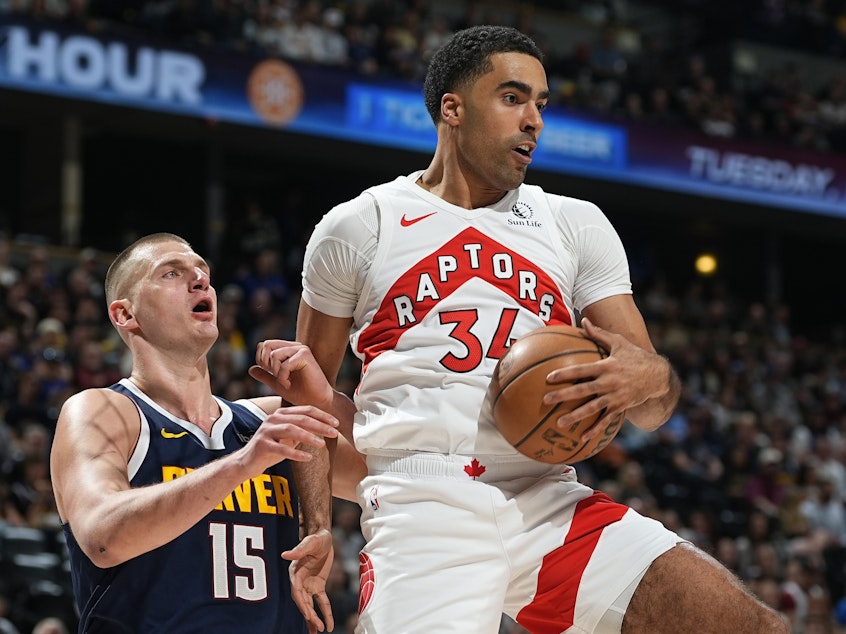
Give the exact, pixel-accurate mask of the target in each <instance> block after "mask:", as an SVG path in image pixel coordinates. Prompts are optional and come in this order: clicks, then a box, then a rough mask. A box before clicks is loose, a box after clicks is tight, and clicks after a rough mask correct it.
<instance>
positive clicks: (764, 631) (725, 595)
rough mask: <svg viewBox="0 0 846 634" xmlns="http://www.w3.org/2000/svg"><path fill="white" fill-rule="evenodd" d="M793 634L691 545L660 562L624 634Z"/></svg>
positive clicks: (635, 600)
mask: <svg viewBox="0 0 846 634" xmlns="http://www.w3.org/2000/svg"><path fill="white" fill-rule="evenodd" d="M680 632H696V634H725V633H726V632H731V633H732V634H789V633H788V629H787V626H786V625H785V623H784V621H783V620H782V619H781V618H780V616H779V615H778V614H777V613H775V612H773V611H772V610H770V609H769V608H768V607H767V606H765V605H764V604H763V603H762V602H761V601H760V600H758V599H757V598H756V597H755V596H753V595H752V594H751V592H750V591H749V590H748V589H747V588H746V587H745V586H744V585H743V584H742V583H741V581H740V580H739V579H738V578H737V577H736V576H735V575H734V574H733V573H732V572H731V571H729V570H728V569H727V568H725V567H724V566H722V565H721V564H720V563H719V562H718V561H716V560H715V559H714V558H713V557H710V556H709V555H707V554H706V553H704V552H702V551H701V550H700V549H698V548H695V547H694V546H692V545H690V544H678V545H677V546H675V547H674V548H672V549H671V550H669V551H667V552H666V553H664V554H663V555H661V556H660V557H659V558H658V559H656V560H655V561H654V562H653V563H652V565H651V566H650V567H649V569H648V570H647V571H646V574H645V575H644V576H643V579H642V580H641V582H640V584H639V585H638V587H637V590H635V593H634V595H633V596H632V600H631V602H630V603H629V607H628V610H627V611H626V615H625V617H624V619H623V628H622V634H679V633H680Z"/></svg>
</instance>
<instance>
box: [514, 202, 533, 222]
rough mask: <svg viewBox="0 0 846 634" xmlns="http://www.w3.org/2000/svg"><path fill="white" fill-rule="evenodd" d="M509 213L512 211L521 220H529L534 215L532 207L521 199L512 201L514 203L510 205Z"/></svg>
mask: <svg viewBox="0 0 846 634" xmlns="http://www.w3.org/2000/svg"><path fill="white" fill-rule="evenodd" d="M511 213H513V214H514V215H515V216H517V217H518V218H522V219H523V220H531V219H532V218H533V217H534V215H535V212H534V211H532V208H531V207H529V205H527V204H526V203H524V202H523V201H521V200H518V201H517V202H516V203H514V205H512V207H511Z"/></svg>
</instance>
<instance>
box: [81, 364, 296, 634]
mask: <svg viewBox="0 0 846 634" xmlns="http://www.w3.org/2000/svg"><path fill="white" fill-rule="evenodd" d="M111 389H113V390H116V391H118V392H121V393H123V394H126V395H127V396H128V397H129V398H131V399H132V400H133V401H134V402H135V404H136V406H137V408H138V412H139V414H140V417H141V435H140V438H139V440H138V445H137V446H136V448H135V450H134V452H133V455H132V457H131V459H130V462H129V465H128V470H129V477H130V483H131V485H132V487H133V488H135V487H141V486H147V485H152V484H157V483H159V482H163V481H167V480H171V479H175V478H179V477H182V476H184V475H186V474H187V473H189V472H190V471H192V470H193V469H197V468H200V467H202V466H203V465H204V464H207V463H209V462H211V461H212V460H215V459H217V458H220V457H222V456H224V455H227V454H230V453H232V452H234V451H236V450H237V449H239V448H241V447H242V446H243V445H244V443H245V442H246V441H247V440H248V439H249V437H250V436H252V434H253V433H254V432H255V430H256V429H257V428H258V426H259V424H260V423H261V422H262V421H263V420H264V418H265V417H266V414H265V413H264V412H263V411H262V410H261V409H260V408H258V407H257V406H256V405H254V404H253V403H251V402H249V401H238V402H229V401H225V400H223V399H217V401H218V404H219V405H220V409H221V417H220V418H219V419H218V420H217V421H216V422H215V424H214V427H213V428H212V432H211V435H210V436H209V435H207V434H206V433H205V432H204V431H202V430H201V429H200V428H199V427H197V426H195V425H193V424H192V423H190V422H187V421H184V420H181V419H179V418H177V417H175V416H173V415H172V414H170V413H168V412H166V411H165V410H163V409H162V408H160V407H159V406H158V405H157V404H156V403H155V402H154V401H152V400H151V399H150V398H149V397H148V396H147V395H146V394H144V393H143V392H141V391H140V390H139V389H138V388H137V387H136V386H135V385H134V384H132V383H131V382H129V381H128V380H126V379H123V380H122V381H121V382H120V383H117V384H115V385H113V386H112V388H111ZM298 527H299V521H298V508H297V497H296V490H295V488H294V482H293V477H292V475H291V468H290V463H289V462H288V461H283V462H281V463H279V464H277V465H275V466H273V467H271V468H270V469H268V470H267V471H266V472H265V473H263V474H262V475H260V476H258V477H255V478H251V479H250V480H248V481H246V482H244V483H243V484H241V486H239V487H238V488H237V489H236V490H235V491H233V492H232V493H231V494H230V495H228V496H227V497H226V498H225V499H224V500H223V501H221V503H220V504H219V505H218V506H217V508H216V509H214V510H212V511H211V512H210V513H209V514H208V515H206V517H204V518H203V519H202V520H200V521H199V522H197V523H196V524H195V525H194V526H192V527H191V528H189V529H188V530H187V531H185V532H184V533H183V534H182V535H180V536H179V537H177V538H176V539H174V540H173V541H171V542H169V543H167V544H165V545H164V546H161V547H159V548H157V549H155V550H152V551H150V552H148V553H145V554H143V555H139V556H138V557H135V558H134V559H131V560H129V561H127V562H125V563H123V564H120V565H118V566H115V567H113V568H106V569H101V568H98V567H96V566H95V565H94V564H93V563H92V562H91V561H90V560H89V559H88V558H87V557H86V556H85V554H84V553H83V552H82V550H81V549H80V548H79V547H78V545H77V543H76V541H75V539H74V538H73V532H72V531H73V527H72V526H68V525H67V524H66V525H65V526H64V531H65V536H66V538H67V541H68V547H69V551H70V556H71V568H72V577H73V583H74V592H75V595H76V598H77V603H78V606H79V612H80V632H86V633H89V634H96V633H99V632H109V633H112V632H139V633H140V632H144V633H145V634H151V633H156V632H160V633H162V634H165V633H166V634H182V633H187V632H197V633H200V632H232V633H233V634H234V633H236V632H237V633H240V632H244V631H254V632H277V633H279V634H283V633H284V634H305V632H306V628H305V622H304V620H303V618H302V615H301V614H300V613H299V610H298V609H297V607H296V605H295V604H294V602H293V599H292V598H291V589H290V583H289V580H288V567H287V562H286V561H284V560H282V559H281V557H280V554H281V552H282V551H283V550H288V549H289V548H292V547H293V546H294V545H296V544H297V543H298V541H299V537H298V536H299V528H298Z"/></svg>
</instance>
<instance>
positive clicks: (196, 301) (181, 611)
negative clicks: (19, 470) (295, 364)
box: [51, 234, 337, 634]
mask: <svg viewBox="0 0 846 634" xmlns="http://www.w3.org/2000/svg"><path fill="white" fill-rule="evenodd" d="M106 298H107V301H108V312H109V317H110V319H111V321H112V324H113V325H114V327H115V328H116V329H117V331H118V332H119V333H120V335H121V337H122V338H123V340H124V341H125V342H126V344H127V345H128V347H129V349H130V351H131V352H132V359H133V365H132V373H131V375H130V376H129V378H126V379H123V380H121V381H120V382H119V383H117V384H115V385H112V386H111V387H110V388H103V389H89V390H85V391H82V392H80V393H78V394H77V395H75V396H73V397H71V398H70V399H68V400H67V402H66V403H65V405H64V407H63V408H62V411H61V414H60V416H59V420H58V426H57V429H56V436H55V441H54V443H53V448H52V455H51V471H52V479H53V486H54V488H55V493H56V503H57V506H58V509H59V514H60V515H61V517H62V521H63V522H64V524H63V529H64V532H65V537H66V539H67V543H68V547H69V549H70V558H71V566H72V577H73V585H74V592H75V595H76V600H77V605H78V608H79V613H80V627H79V631H80V632H86V633H92V634H93V633H97V632H139V633H140V632H143V633H145V634H151V633H153V632H160V633H166V634H179V633H180V632H202V631H208V632H216V633H218V632H232V633H233V634H235V633H238V634H241V633H242V632H245V631H250V632H279V633H280V634H281V633H285V634H296V633H305V632H306V631H307V626H306V621H305V619H304V618H303V615H302V614H300V611H299V610H298V608H297V606H296V605H295V603H294V601H293V600H292V597H291V582H290V580H289V575H288V572H289V571H288V566H287V565H286V562H285V561H283V560H282V559H281V557H280V555H281V554H282V553H283V552H285V551H289V550H291V549H292V548H294V547H295V546H296V545H297V543H298V542H299V518H298V492H299V495H302V496H303V501H304V502H303V504H304V506H305V505H306V504H310V505H316V507H317V508H318V512H315V511H314V510H312V514H313V516H314V517H317V518H319V517H320V512H319V510H320V509H319V507H320V506H321V505H324V506H327V507H328V503H329V497H328V496H326V497H325V499H318V500H311V499H310V495H311V496H312V497H313V496H314V495H315V494H317V495H320V494H321V492H325V491H326V490H327V488H328V487H327V486H320V483H317V484H316V485H315V486H314V487H311V486H304V485H303V484H302V482H301V483H300V484H301V486H299V487H296V486H295V483H294V479H293V478H292V466H291V465H292V462H291V461H307V460H309V459H310V457H311V454H310V453H309V452H308V451H303V450H301V449H298V448H297V445H298V444H299V443H304V445H305V447H304V448H306V449H307V448H317V447H322V446H324V444H325V441H324V440H323V437H333V436H335V435H337V431H336V429H335V428H336V425H337V421H336V420H335V419H334V418H333V417H332V416H330V415H328V414H325V413H323V412H321V411H319V410H317V409H315V408H314V407H289V408H282V409H280V406H281V400H280V399H279V398H278V397H269V396H268V397H262V398H256V399H250V400H242V401H237V402H228V401H225V400H223V399H221V398H218V397H216V396H213V395H212V393H211V388H210V381H209V369H208V365H207V362H206V354H207V353H208V351H209V349H210V347H211V346H212V344H213V343H214V342H215V340H216V338H217V335H218V330H217V297H216V294H215V290H214V288H213V287H212V286H211V284H210V280H209V267H208V265H207V264H206V262H205V261H204V260H203V259H202V258H201V257H200V256H199V255H197V254H196V253H195V252H194V251H193V250H192V249H191V246H190V245H189V244H188V243H187V242H186V241H185V240H183V239H182V238H180V237H177V236H175V235H172V234H154V235H150V236H147V237H144V238H141V239H140V240H138V241H137V242H135V243H134V244H132V245H131V246H130V247H128V248H127V249H126V250H125V251H123V253H121V254H120V255H118V257H117V258H116V259H115V260H114V262H113V263H112V265H111V267H110V268H109V271H108V273H107V276H106ZM312 491H313V492H314V493H311V492H312ZM324 512H325V513H326V514H327V515H328V508H327V509H325V510H324ZM328 523H329V520H328V519H325V525H324V526H323V527H320V526H318V525H316V524H312V526H311V530H312V532H314V533H316V535H317V539H325V541H326V542H328V543H331V537H330V536H329V533H328V530H326V529H327V528H328ZM321 528H322V529H323V532H324V534H323V535H321V534H320V529H321ZM330 555H331V553H330ZM323 556H324V557H325V556H326V552H324V553H323ZM318 563H320V565H316V568H317V570H318V572H319V571H320V569H321V568H322V567H323V564H322V563H321V562H318ZM329 563H331V560H330V562H329ZM327 568H328V567H327ZM303 574H304V575H305V576H304V577H303V578H302V579H300V580H299V581H298V583H299V584H300V585H302V586H303V587H305V588H309V587H313V586H314V584H315V583H316V584H317V587H322V583H325V575H324V576H323V578H322V580H321V579H317V580H315V579H311V578H310V577H309V576H308V574H306V573H303ZM314 598H315V599H316V600H317V605H318V606H319V608H320V610H321V611H322V613H323V617H324V619H325V620H326V622H327V624H328V626H329V629H331V627H332V615H331V610H330V607H329V602H328V599H327V597H326V595H325V593H322V592H320V591H318V592H316V593H315V596H314ZM311 599H312V596H309V600H311ZM314 616H316V615H313V614H310V615H309V617H310V619H311V618H314ZM321 626H322V622H321ZM316 630H317V626H314V625H313V626H312V627H311V631H316Z"/></svg>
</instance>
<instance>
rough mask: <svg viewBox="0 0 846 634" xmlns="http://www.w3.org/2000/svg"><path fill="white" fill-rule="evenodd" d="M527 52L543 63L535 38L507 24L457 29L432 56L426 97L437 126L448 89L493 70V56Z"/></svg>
mask: <svg viewBox="0 0 846 634" xmlns="http://www.w3.org/2000/svg"><path fill="white" fill-rule="evenodd" d="M495 53H525V54H526V55H531V56H533V57H536V58H537V59H538V61H540V62H541V63H542V62H543V53H542V52H541V50H540V48H538V45H537V44H535V42H534V40H532V38H530V37H529V36H527V35H525V34H523V33H521V32H520V31H518V30H517V29H514V28H511V27H508V26H490V25H482V26H472V27H470V28H468V29H464V30H461V31H458V32H456V33H455V35H453V36H452V37H451V38H450V39H449V41H447V43H446V44H444V45H443V46H442V47H441V48H440V49H439V50H438V51H436V52H435V54H434V55H433V56H432V60H431V61H430V62H429V68H428V70H427V71H426V79H425V81H424V82H423V96H424V98H425V100H426V110H428V111H429V116H430V117H432V121H434V122H435V125H437V124H438V122H439V121H440V118H441V98H442V97H443V96H444V94H446V93H448V92H454V91H455V90H456V89H458V88H460V87H462V86H464V85H467V84H470V83H472V82H474V81H476V80H477V79H478V78H479V77H481V76H482V75H484V74H486V73H489V72H491V71H492V70H493V64H492V63H491V55H493V54H495Z"/></svg>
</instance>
